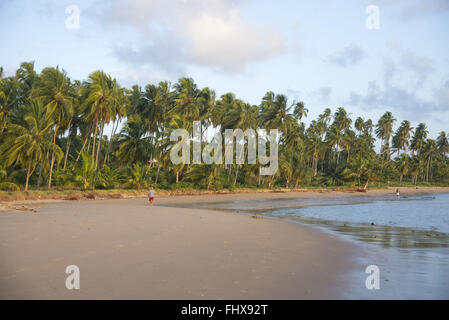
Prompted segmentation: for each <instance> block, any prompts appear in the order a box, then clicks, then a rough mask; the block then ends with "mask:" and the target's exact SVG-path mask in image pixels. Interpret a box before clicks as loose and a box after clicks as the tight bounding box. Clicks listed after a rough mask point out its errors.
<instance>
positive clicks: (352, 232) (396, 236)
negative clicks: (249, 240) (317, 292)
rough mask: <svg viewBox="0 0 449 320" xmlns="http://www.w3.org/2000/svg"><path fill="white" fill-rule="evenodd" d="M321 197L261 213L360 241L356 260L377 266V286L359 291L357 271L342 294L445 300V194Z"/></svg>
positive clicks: (448, 275) (448, 198)
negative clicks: (360, 252)
mask: <svg viewBox="0 0 449 320" xmlns="http://www.w3.org/2000/svg"><path fill="white" fill-rule="evenodd" d="M322 200H323V199H321V201H320V202H319V203H312V204H310V203H309V204H308V205H305V206H304V205H303V204H301V205H300V206H297V207H285V208H282V209H272V210H268V211H266V212H264V214H266V215H268V216H275V217H278V218H281V219H288V220H293V221H298V222H301V223H305V224H313V225H315V226H318V227H320V228H322V229H324V230H327V231H330V232H333V233H338V234H342V235H343V236H345V237H346V238H350V239H352V240H355V241H357V242H362V243H364V244H365V246H364V250H365V255H364V257H363V258H361V259H360V261H359V264H361V265H370V264H375V265H377V266H378V267H379V269H380V271H381V289H380V290H364V289H363V282H364V280H365V277H366V276H367V275H365V274H363V273H362V272H358V273H357V272H356V273H353V277H354V281H353V282H348V283H350V286H349V287H350V288H351V289H350V290H348V292H346V294H345V297H348V298H375V299H448V298H449V249H448V247H449V194H435V195H430V196H429V195H426V196H413V197H409V198H405V197H400V198H399V199H398V198H396V197H391V196H390V197H388V196H387V197H371V198H368V197H362V198H358V199H344V198H343V199H340V200H336V199H333V198H328V199H327V200H325V201H322ZM295 201H296V202H297V203H298V204H299V203H301V200H295ZM307 201H309V200H306V201H305V202H307ZM338 202H340V203H338Z"/></svg>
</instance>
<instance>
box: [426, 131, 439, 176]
mask: <svg viewBox="0 0 449 320" xmlns="http://www.w3.org/2000/svg"><path fill="white" fill-rule="evenodd" d="M437 154H438V147H437V142H436V141H435V140H433V139H428V140H427V142H426V143H425V145H424V147H423V155H424V160H425V161H426V162H427V167H426V182H427V183H429V170H430V168H431V167H432V159H434V158H435V156H436V155H437Z"/></svg>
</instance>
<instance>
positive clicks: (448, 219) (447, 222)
mask: <svg viewBox="0 0 449 320" xmlns="http://www.w3.org/2000/svg"><path fill="white" fill-rule="evenodd" d="M340 201H345V199H344V198H343V199H340ZM327 202H331V204H327V203H326V201H325V202H323V203H322V204H321V205H320V204H318V205H311V206H305V207H293V208H285V209H279V210H273V211H272V212H271V214H273V215H277V216H279V215H282V216H295V217H300V218H306V219H320V220H327V221H340V222H348V223H369V224H371V223H374V224H375V225H383V226H392V227H406V228H412V229H415V230H428V231H437V232H441V233H446V234H449V194H436V195H431V196H428V195H426V196H413V197H412V196H410V197H400V198H399V199H398V198H396V197H391V196H389V197H376V198H372V197H371V198H369V197H362V198H359V199H356V200H354V199H351V200H350V202H349V203H348V199H346V203H344V204H335V201H333V199H327Z"/></svg>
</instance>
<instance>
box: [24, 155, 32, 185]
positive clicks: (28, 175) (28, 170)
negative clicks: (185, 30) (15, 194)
mask: <svg viewBox="0 0 449 320" xmlns="http://www.w3.org/2000/svg"><path fill="white" fill-rule="evenodd" d="M31 160H32V158H30V160H28V168H27V177H26V181H25V191H28V182H29V181H30V176H31Z"/></svg>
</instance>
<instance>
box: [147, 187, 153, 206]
mask: <svg viewBox="0 0 449 320" xmlns="http://www.w3.org/2000/svg"><path fill="white" fill-rule="evenodd" d="M148 200H149V201H150V203H151V205H153V202H154V189H153V187H151V188H150V191H148Z"/></svg>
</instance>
